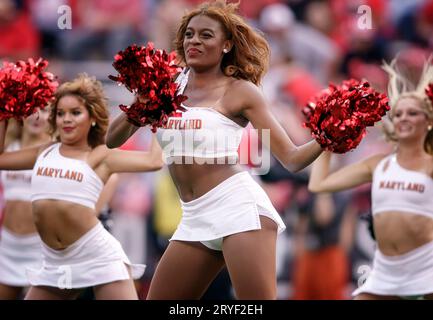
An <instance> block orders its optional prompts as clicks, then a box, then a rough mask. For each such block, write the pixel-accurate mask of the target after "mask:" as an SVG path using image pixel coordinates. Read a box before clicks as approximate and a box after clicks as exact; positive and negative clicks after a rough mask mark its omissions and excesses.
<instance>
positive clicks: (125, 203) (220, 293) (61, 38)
mask: <svg viewBox="0 0 433 320" xmlns="http://www.w3.org/2000/svg"><path fill="white" fill-rule="evenodd" d="M201 2H203V1H201V0H0V58H1V59H2V60H9V61H15V60H18V59H27V58H28V57H34V58H37V57H39V56H42V57H44V58H46V59H48V60H49V61H50V71H51V72H53V73H54V74H56V75H57V76H58V77H59V80H60V81H63V80H68V79H71V78H73V77H75V76H76V74H77V73H80V72H87V73H88V74H90V75H94V76H96V77H97V78H98V79H99V80H101V81H102V82H103V83H104V86H105V89H106V92H107V94H108V97H109V103H110V106H111V107H112V115H113V116H114V115H116V114H117V113H118V112H119V110H118V108H117V106H118V105H119V104H120V103H128V102H131V101H132V96H130V95H129V94H128V92H127V90H125V88H121V87H118V86H117V85H116V84H115V83H113V82H112V81H110V80H109V79H108V75H109V74H114V73H115V71H114V69H113V68H112V66H111V64H112V62H113V56H114V55H115V54H116V53H117V52H118V51H119V50H122V49H124V48H125V47H127V46H128V45H130V44H132V43H137V44H142V45H144V44H146V43H147V42H148V41H152V42H154V43H155V46H156V47H157V48H161V49H166V50H168V51H171V50H172V49H173V47H172V40H173V37H174V31H175V29H176V26H177V23H178V21H179V19H180V17H181V16H182V15H183V13H184V12H185V10H188V8H191V7H193V6H195V5H197V4H199V3H201ZM65 5H66V6H67V7H64V6H65ZM65 8H66V9H67V10H66V9H65ZM69 9H70V11H68V10H69ZM240 11H241V13H242V15H243V16H244V17H245V18H246V19H248V21H249V23H250V24H251V25H253V26H255V27H256V28H258V29H260V30H261V31H262V32H263V33H264V34H265V36H266V38H267V39H268V41H269V43H270V46H271V49H272V55H271V65H270V68H269V71H268V73H267V76H266V78H265V80H264V82H263V90H264V91H265V94H266V96H267V98H268V101H269V104H270V106H271V108H272V109H273V112H274V114H275V115H276V117H277V119H279V120H280V121H281V124H282V125H283V127H284V128H285V129H286V130H287V132H288V133H289V134H290V136H291V137H292V138H293V140H294V141H295V143H297V144H300V143H303V142H305V141H307V140H309V139H310V136H309V132H308V130H306V129H305V128H303V127H302V121H303V116H302V113H301V110H302V107H303V106H304V105H305V103H306V102H307V101H308V99H309V98H311V96H313V95H314V94H316V93H317V92H318V91H319V90H320V89H322V88H324V87H326V86H327V84H328V83H329V82H330V81H332V82H340V81H341V80H343V79H347V78H356V79H363V78H365V79H367V80H368V81H369V82H370V83H371V84H372V85H373V86H374V87H375V88H377V89H378V90H380V91H385V89H386V76H385V73H384V72H383V71H382V70H381V68H380V64H381V63H382V61H383V60H385V61H390V60H391V59H392V58H394V57H395V56H396V55H397V54H398V55H399V63H400V64H401V65H402V66H403V67H404V68H405V69H407V74H408V75H410V76H413V77H414V78H415V77H416V76H417V74H419V71H420V68H421V67H422V64H423V62H424V60H425V59H426V57H427V56H428V55H429V54H431V53H432V52H433V0H329V1H325V0H285V1H284V0H254V1H251V0H248V1H246V0H245V1H241V2H240ZM68 12H70V13H71V15H70V17H71V18H72V20H71V21H70V22H71V28H70V29H69V28H66V29H62V28H60V27H59V19H60V20H61V19H67V18H68V16H67V14H68ZM370 12H371V28H367V29H364V28H362V24H360V21H361V22H362V21H363V20H362V19H364V18H369V13H370ZM367 25H368V24H367ZM245 133H246V134H245V139H244V142H243V143H249V139H248V137H249V135H248V130H247V129H246V130H245ZM149 138H150V134H149V133H148V131H146V130H140V132H139V133H138V134H136V135H135V136H134V137H133V138H131V139H130V140H129V141H128V143H127V144H126V145H124V146H123V147H124V148H130V149H146V148H147V146H148V145H149V143H150V139H149ZM244 149H245V150H247V149H248V148H244ZM377 150H392V146H391V145H389V144H387V143H386V142H385V140H384V139H383V138H382V135H381V131H380V128H372V129H371V130H370V131H369V133H368V134H367V136H366V138H365V139H364V141H363V142H362V143H361V145H360V146H359V147H358V148H357V149H356V150H355V151H353V152H350V153H349V154H347V155H344V156H340V157H337V160H336V161H335V164H334V165H335V166H336V167H337V166H339V165H341V164H345V163H351V162H354V161H357V159H360V158H363V157H365V156H368V155H369V154H372V153H375V152H376V151H377ZM271 164H272V166H271V169H270V171H269V172H268V173H267V174H265V175H261V176H257V179H258V180H260V181H261V183H262V184H263V186H264V188H265V190H266V191H267V192H268V194H269V196H270V198H271V200H272V201H273V203H274V206H275V207H276V209H277V210H278V211H279V212H280V214H281V215H282V217H283V219H284V221H285V222H286V224H287V226H288V229H287V231H286V232H285V233H284V234H283V235H282V236H280V237H279V240H278V261H277V268H278V269H277V271H278V297H279V298H280V299H350V293H351V291H352V290H353V289H354V288H355V287H356V286H358V284H359V283H360V282H361V281H363V279H365V277H366V275H367V273H368V270H369V266H370V263H371V259H372V255H373V250H374V247H375V242H374V240H373V238H372V237H371V236H370V234H369V232H368V218H366V219H363V217H368V214H369V211H370V194H369V186H365V187H363V188H358V189H356V190H352V191H351V192H344V193H339V194H334V195H314V196H313V195H312V194H310V193H309V192H308V190H307V188H306V183H307V181H308V169H307V170H305V171H304V172H301V173H300V174H296V175H293V174H289V173H287V172H286V171H285V170H284V169H283V168H282V167H281V166H280V165H279V164H278V163H277V162H276V161H275V160H273V159H272V161H271ZM110 210H111V215H110V216H109V217H108V221H107V226H109V227H111V231H112V233H113V234H114V235H115V237H117V238H118V240H119V241H120V242H121V243H122V245H123V247H124V249H125V251H126V253H127V254H128V256H129V258H130V260H131V261H133V262H135V263H146V264H147V270H146V274H145V276H144V278H143V279H141V280H140V281H139V282H137V289H138V290H139V292H140V296H141V297H145V296H146V292H147V288H148V285H149V282H150V279H151V277H152V274H153V271H154V268H155V265H156V263H157V261H158V259H159V257H160V255H161V254H162V252H163V251H164V248H165V247H166V245H167V243H168V239H169V238H170V236H171V234H172V233H173V232H174V230H175V228H176V225H177V223H178V221H179V219H180V214H181V211H180V206H179V201H178V195H177V191H176V190H175V188H174V186H173V184H172V182H171V178H170V177H169V175H168V173H167V171H166V170H165V169H163V170H162V171H160V172H157V173H152V174H149V173H146V174H122V175H120V179H119V182H118V185H117V189H116V192H115V194H114V196H113V198H112V199H111V201H110ZM232 297H233V296H232V290H231V287H230V281H229V278H228V275H227V273H226V272H222V273H221V275H220V276H219V277H218V278H217V279H216V280H215V282H214V284H213V285H212V286H211V288H210V289H209V291H208V293H207V295H206V298H214V299H230V298H232Z"/></svg>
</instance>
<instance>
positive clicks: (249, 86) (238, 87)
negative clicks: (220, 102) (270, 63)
mask: <svg viewBox="0 0 433 320" xmlns="http://www.w3.org/2000/svg"><path fill="white" fill-rule="evenodd" d="M229 88H230V93H229V96H230V100H231V101H232V100H234V101H238V103H239V105H242V107H243V108H249V107H252V106H254V105H256V104H262V102H263V101H264V95H263V92H262V90H261V89H260V88H259V87H258V86H256V85H255V84H254V83H252V82H250V81H247V80H243V79H234V80H232V81H231V82H230V87H229Z"/></svg>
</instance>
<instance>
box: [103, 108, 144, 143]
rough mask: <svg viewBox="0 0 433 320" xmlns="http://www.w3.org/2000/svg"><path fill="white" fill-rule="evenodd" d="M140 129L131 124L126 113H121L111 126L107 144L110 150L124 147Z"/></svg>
mask: <svg viewBox="0 0 433 320" xmlns="http://www.w3.org/2000/svg"><path fill="white" fill-rule="evenodd" d="M139 128H140V127H137V126H134V125H133V124H131V123H129V122H128V121H127V118H126V114H125V113H123V112H122V113H120V114H119V115H118V116H117V117H116V118H115V119H114V121H113V122H112V123H111V124H110V126H109V128H108V133H107V140H106V144H107V147H108V148H110V149H113V148H118V147H120V146H121V145H123V144H124V143H125V142H126V141H127V140H128V139H129V138H130V137H131V136H132V135H133V134H134V133H135V132H136V131H137V130H138V129H139Z"/></svg>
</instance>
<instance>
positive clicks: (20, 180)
mask: <svg viewBox="0 0 433 320" xmlns="http://www.w3.org/2000/svg"><path fill="white" fill-rule="evenodd" d="M20 149H21V145H20V143H19V142H18V141H15V142H13V143H11V144H10V145H9V146H8V147H7V148H6V151H9V152H10V151H18V150H20ZM31 181H32V170H19V171H15V170H14V171H9V170H2V171H1V182H2V184H3V189H4V190H3V197H4V199H5V200H6V201H8V200H21V201H28V202H30V201H31Z"/></svg>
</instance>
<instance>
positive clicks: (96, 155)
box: [89, 144, 117, 163]
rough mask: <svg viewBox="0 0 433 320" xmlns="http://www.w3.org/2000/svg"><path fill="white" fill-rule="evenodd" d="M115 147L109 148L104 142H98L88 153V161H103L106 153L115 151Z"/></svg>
mask: <svg viewBox="0 0 433 320" xmlns="http://www.w3.org/2000/svg"><path fill="white" fill-rule="evenodd" d="M116 151H117V149H109V148H108V147H107V146H106V145H105V144H100V145H99V146H96V147H95V148H93V149H92V151H91V152H90V155H89V162H92V163H99V162H101V161H103V160H104V159H105V158H106V157H107V156H108V155H110V154H111V153H113V152H116Z"/></svg>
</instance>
